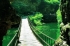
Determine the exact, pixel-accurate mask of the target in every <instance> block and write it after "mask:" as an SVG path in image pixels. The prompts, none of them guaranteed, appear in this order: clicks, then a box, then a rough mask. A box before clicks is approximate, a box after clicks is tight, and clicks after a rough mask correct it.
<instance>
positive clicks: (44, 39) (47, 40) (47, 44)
mask: <svg viewBox="0 0 70 46" xmlns="http://www.w3.org/2000/svg"><path fill="white" fill-rule="evenodd" d="M28 21H29V25H30V28H31V30H32V31H33V33H34V35H35V36H36V37H37V38H38V40H39V41H40V42H41V43H42V44H43V45H44V46H52V45H53V44H54V42H55V39H53V38H51V37H49V36H47V35H45V34H44V33H42V32H41V31H39V30H37V29H36V28H35V26H33V24H32V22H31V21H30V18H29V17H28Z"/></svg>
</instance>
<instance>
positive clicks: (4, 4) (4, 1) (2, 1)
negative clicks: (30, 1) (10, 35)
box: [0, 0, 18, 46]
mask: <svg viewBox="0 0 70 46" xmlns="http://www.w3.org/2000/svg"><path fill="white" fill-rule="evenodd" d="M12 16H16V13H15V10H14V9H13V8H12V7H11V5H10V2H9V0H0V46H2V40H3V36H5V35H6V32H7V30H8V29H9V28H10V27H11V25H13V24H14V23H13V22H12V20H11V19H12V18H13V17H12ZM17 20H18V19H17Z"/></svg>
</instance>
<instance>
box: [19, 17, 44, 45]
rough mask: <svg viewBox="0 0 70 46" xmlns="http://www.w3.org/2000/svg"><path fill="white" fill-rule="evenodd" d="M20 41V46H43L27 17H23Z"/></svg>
mask: <svg viewBox="0 0 70 46" xmlns="http://www.w3.org/2000/svg"><path fill="white" fill-rule="evenodd" d="M19 41H20V42H21V44H19V45H18V46H43V45H42V44H41V43H40V42H39V41H38V40H37V39H36V37H35V36H34V34H33V32H32V31H31V29H30V27H29V23H28V19H27V17H25V18H23V19H22V24H21V32H20V38H19Z"/></svg>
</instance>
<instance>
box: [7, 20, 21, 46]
mask: <svg viewBox="0 0 70 46" xmlns="http://www.w3.org/2000/svg"><path fill="white" fill-rule="evenodd" d="M20 28H21V21H20V24H19V27H18V30H17V32H16V34H15V35H14V36H13V38H12V40H11V41H10V42H9V43H8V45H7V46H16V45H17V43H15V42H16V40H17V39H18V37H19V36H18V35H19V33H20V31H19V30H20ZM13 41H15V42H14V43H13ZM12 44H13V45H12ZM15 44H16V45H15Z"/></svg>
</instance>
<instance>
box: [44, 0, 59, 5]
mask: <svg viewBox="0 0 70 46" xmlns="http://www.w3.org/2000/svg"><path fill="white" fill-rule="evenodd" d="M45 2H48V3H51V4H53V3H58V2H59V0H45Z"/></svg>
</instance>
